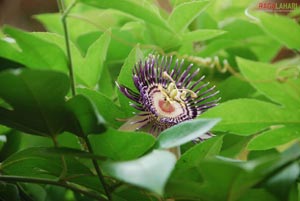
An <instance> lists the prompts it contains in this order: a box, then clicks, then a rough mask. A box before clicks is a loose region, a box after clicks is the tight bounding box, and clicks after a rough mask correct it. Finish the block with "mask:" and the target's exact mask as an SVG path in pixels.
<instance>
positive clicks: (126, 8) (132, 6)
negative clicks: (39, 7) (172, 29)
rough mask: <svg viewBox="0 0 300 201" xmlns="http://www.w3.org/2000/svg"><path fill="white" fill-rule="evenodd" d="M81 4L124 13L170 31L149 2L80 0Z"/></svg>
mask: <svg viewBox="0 0 300 201" xmlns="http://www.w3.org/2000/svg"><path fill="white" fill-rule="evenodd" d="M79 2H82V3H85V4H87V5H91V6H95V7H98V8H102V9H115V10H119V11H122V12H124V13H127V14H130V15H132V16H134V17H136V18H139V19H142V20H144V21H145V22H147V23H152V24H156V25H158V26H161V27H164V28H166V29H169V27H168V24H167V23H166V21H165V20H164V19H163V18H162V17H161V16H160V15H159V13H158V12H157V11H155V10H154V9H153V8H151V4H148V3H147V2H143V3H141V2H137V1H130V0H123V1H118V0H109V1H98V0H79Z"/></svg>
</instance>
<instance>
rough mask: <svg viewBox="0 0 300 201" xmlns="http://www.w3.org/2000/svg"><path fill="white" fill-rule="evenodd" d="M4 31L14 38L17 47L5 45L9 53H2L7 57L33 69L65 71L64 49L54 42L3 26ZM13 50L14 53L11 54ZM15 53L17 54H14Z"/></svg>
mask: <svg viewBox="0 0 300 201" xmlns="http://www.w3.org/2000/svg"><path fill="white" fill-rule="evenodd" d="M4 32H5V33H6V34H8V35H9V36H10V37H12V38H13V39H15V40H16V42H17V44H18V46H19V48H20V49H21V50H22V51H20V49H16V48H14V47H12V46H9V47H8V46H7V48H9V49H8V50H5V49H2V48H1V51H9V52H11V55H7V54H6V53H5V54H4V55H2V54H1V52H0V55H1V56H4V57H6V58H8V59H11V60H14V61H17V62H19V63H21V64H24V65H26V66H27V67H29V68H34V69H52V70H57V71H61V72H67V70H68V68H67V59H66V56H65V53H64V51H62V50H61V49H60V48H58V47H57V46H56V45H55V44H53V43H51V42H49V41H46V40H43V39H41V38H38V37H36V36H34V33H29V32H25V31H21V30H18V29H15V28H11V27H5V28H4ZM13 52H14V54H12V53H13ZM14 55H17V56H14Z"/></svg>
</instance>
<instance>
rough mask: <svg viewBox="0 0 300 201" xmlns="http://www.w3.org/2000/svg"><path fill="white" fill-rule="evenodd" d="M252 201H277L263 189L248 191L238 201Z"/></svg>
mask: <svg viewBox="0 0 300 201" xmlns="http://www.w3.org/2000/svg"><path fill="white" fill-rule="evenodd" d="M253 200H266V201H278V199H276V197H274V196H273V195H272V194H271V193H269V192H268V191H267V190H265V189H255V188H254V189H250V190H249V191H248V192H246V193H245V194H244V195H243V196H242V197H241V198H240V199H239V201H253Z"/></svg>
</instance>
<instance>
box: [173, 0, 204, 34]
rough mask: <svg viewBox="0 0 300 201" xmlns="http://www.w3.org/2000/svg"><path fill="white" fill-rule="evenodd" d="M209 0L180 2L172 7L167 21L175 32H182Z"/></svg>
mask: <svg viewBox="0 0 300 201" xmlns="http://www.w3.org/2000/svg"><path fill="white" fill-rule="evenodd" d="M208 3H209V1H193V2H187V3H182V4H180V5H178V6H176V7H175V8H174V10H173V11H172V13H171V15H170V17H169V19H168V22H169V24H170V25H171V27H172V28H173V29H174V30H175V31H176V32H183V31H185V29H186V28H187V27H188V25H189V24H190V23H191V22H192V21H193V20H194V19H195V18H196V17H197V16H198V15H199V14H200V13H201V12H202V11H203V10H204V9H205V8H206V7H207V6H208Z"/></svg>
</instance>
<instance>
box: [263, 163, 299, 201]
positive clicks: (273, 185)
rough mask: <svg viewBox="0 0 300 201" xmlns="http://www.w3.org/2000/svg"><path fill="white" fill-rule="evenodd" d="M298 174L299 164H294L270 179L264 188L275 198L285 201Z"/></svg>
mask: <svg viewBox="0 0 300 201" xmlns="http://www.w3.org/2000/svg"><path fill="white" fill-rule="evenodd" d="M299 173H300V168H299V164H298V163H297V162H294V163H292V164H291V165H289V166H287V167H286V168H284V169H283V170H281V171H280V172H279V173H277V174H276V175H275V176H273V177H271V178H270V179H269V180H268V181H267V182H266V184H265V185H264V186H266V189H267V190H268V191H270V192H272V193H273V194H274V195H275V196H276V197H277V198H279V199H280V200H282V201H285V200H286V198H287V197H288V196H289V193H290V189H291V187H292V185H293V184H294V183H295V182H296V180H297V178H298V176H299Z"/></svg>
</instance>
